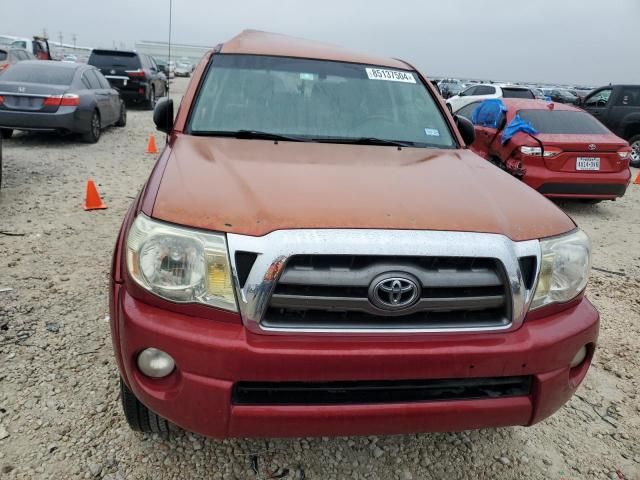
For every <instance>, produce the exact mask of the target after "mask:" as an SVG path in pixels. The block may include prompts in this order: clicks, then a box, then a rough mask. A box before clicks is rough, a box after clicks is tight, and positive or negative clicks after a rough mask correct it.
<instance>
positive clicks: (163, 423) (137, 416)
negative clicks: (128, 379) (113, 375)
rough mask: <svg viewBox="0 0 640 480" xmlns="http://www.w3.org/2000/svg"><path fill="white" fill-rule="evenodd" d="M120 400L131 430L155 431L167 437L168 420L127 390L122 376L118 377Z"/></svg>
mask: <svg viewBox="0 0 640 480" xmlns="http://www.w3.org/2000/svg"><path fill="white" fill-rule="evenodd" d="M120 401H121V402H122V409H123V410H124V416H125V418H126V419H127V423H128V424H129V426H130V427H131V429H132V430H135V431H136V432H143V433H157V434H158V435H159V436H160V437H162V438H165V439H166V438H169V422H168V421H167V420H165V419H164V418H162V417H160V416H159V415H156V414H155V413H153V412H152V411H151V410H149V409H148V408H147V407H145V406H144V405H143V404H142V402H140V400H138V399H137V398H136V396H135V395H134V394H133V392H132V391H131V390H129V387H127V385H126V384H125V383H124V381H123V380H122V378H120Z"/></svg>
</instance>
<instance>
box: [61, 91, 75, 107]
mask: <svg viewBox="0 0 640 480" xmlns="http://www.w3.org/2000/svg"><path fill="white" fill-rule="evenodd" d="M78 105H80V97H79V96H78V95H76V94H75V93H66V94H64V95H63V96H62V100H61V101H60V106H61V107H77V106H78Z"/></svg>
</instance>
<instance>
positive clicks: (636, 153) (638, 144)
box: [629, 135, 640, 168]
mask: <svg viewBox="0 0 640 480" xmlns="http://www.w3.org/2000/svg"><path fill="white" fill-rule="evenodd" d="M629 145H631V148H632V149H633V150H632V152H631V160H630V162H629V163H630V164H631V166H632V167H636V168H640V135H635V136H633V137H631V138H630V139H629Z"/></svg>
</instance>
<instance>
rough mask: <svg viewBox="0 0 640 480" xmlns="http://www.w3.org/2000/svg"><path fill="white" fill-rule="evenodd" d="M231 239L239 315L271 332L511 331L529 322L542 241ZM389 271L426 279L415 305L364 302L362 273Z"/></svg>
mask: <svg viewBox="0 0 640 480" xmlns="http://www.w3.org/2000/svg"><path fill="white" fill-rule="evenodd" d="M227 244H228V246H229V256H230V260H231V265H232V269H233V274H234V275H233V276H234V281H235V284H236V292H237V297H238V306H239V309H240V313H241V315H242V321H243V323H244V325H245V327H246V328H247V330H248V331H250V332H253V333H257V334H269V335H289V334H291V333H295V334H296V335H323V334H326V335H331V334H335V333H339V334H348V335H358V334H362V335H393V334H399V335H406V334H407V333H421V332H422V333H431V334H436V333H452V332H456V333H474V332H499V331H500V332H507V331H513V330H516V329H518V328H519V327H520V326H521V325H522V322H523V321H524V317H525V315H526V314H527V311H528V308H529V303H530V301H531V298H532V296H533V285H535V282H536V279H537V278H538V275H539V269H540V267H539V265H540V244H539V242H538V240H525V241H519V242H516V241H512V240H510V239H509V238H507V237H506V236H504V235H498V234H491V233H477V232H443V231H435V230H434V231H428V230H421V231H418V230H374V229H358V230H356V229H304V230H277V231H274V232H271V233H268V234H266V235H264V236H261V237H253V236H248V235H240V234H234V233H228V234H227ZM292 267H294V268H292ZM387 269H391V270H393V271H398V270H400V271H401V272H404V273H408V274H410V275H412V279H413V280H414V284H415V285H417V284H418V283H419V284H420V285H421V286H422V294H421V296H420V298H417V297H414V296H411V298H412V302H413V301H415V308H414V309H413V310H405V311H404V312H402V311H396V312H394V314H389V312H384V314H380V312H377V311H376V312H373V313H372V311H371V310H370V307H369V305H368V304H365V302H364V301H362V300H361V299H363V298H366V295H367V289H368V288H369V286H367V282H366V279H368V278H370V277H371V275H375V273H377V272H379V271H383V270H384V271H387ZM418 277H419V278H418ZM301 279H303V280H304V281H301ZM320 279H322V281H320ZM496 279H499V281H497V280H496ZM461 280H464V282H465V283H461ZM274 295H276V296H274ZM304 297H311V298H309V299H306V298H304ZM322 297H328V300H322ZM341 298H342V299H346V300H340V301H337V300H339V299H341ZM358 299H360V300H358ZM452 299H455V300H452ZM354 300H355V302H358V305H359V306H358V305H357V307H358V308H355V309H354V308H353V305H354V302H353V301H354ZM418 300H420V301H421V302H422V303H420V302H418ZM311 302H313V303H311ZM342 302H348V303H349V305H350V309H347V308H345V307H344V304H343V305H340V303H342ZM376 304H379V302H376ZM413 305H414V304H413V303H412V304H411V306H412V307H413ZM310 307H314V308H310Z"/></svg>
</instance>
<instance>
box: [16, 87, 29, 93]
mask: <svg viewBox="0 0 640 480" xmlns="http://www.w3.org/2000/svg"><path fill="white" fill-rule="evenodd" d="M26 91H27V89H26V88H25V87H18V92H20V93H24V92H26Z"/></svg>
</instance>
